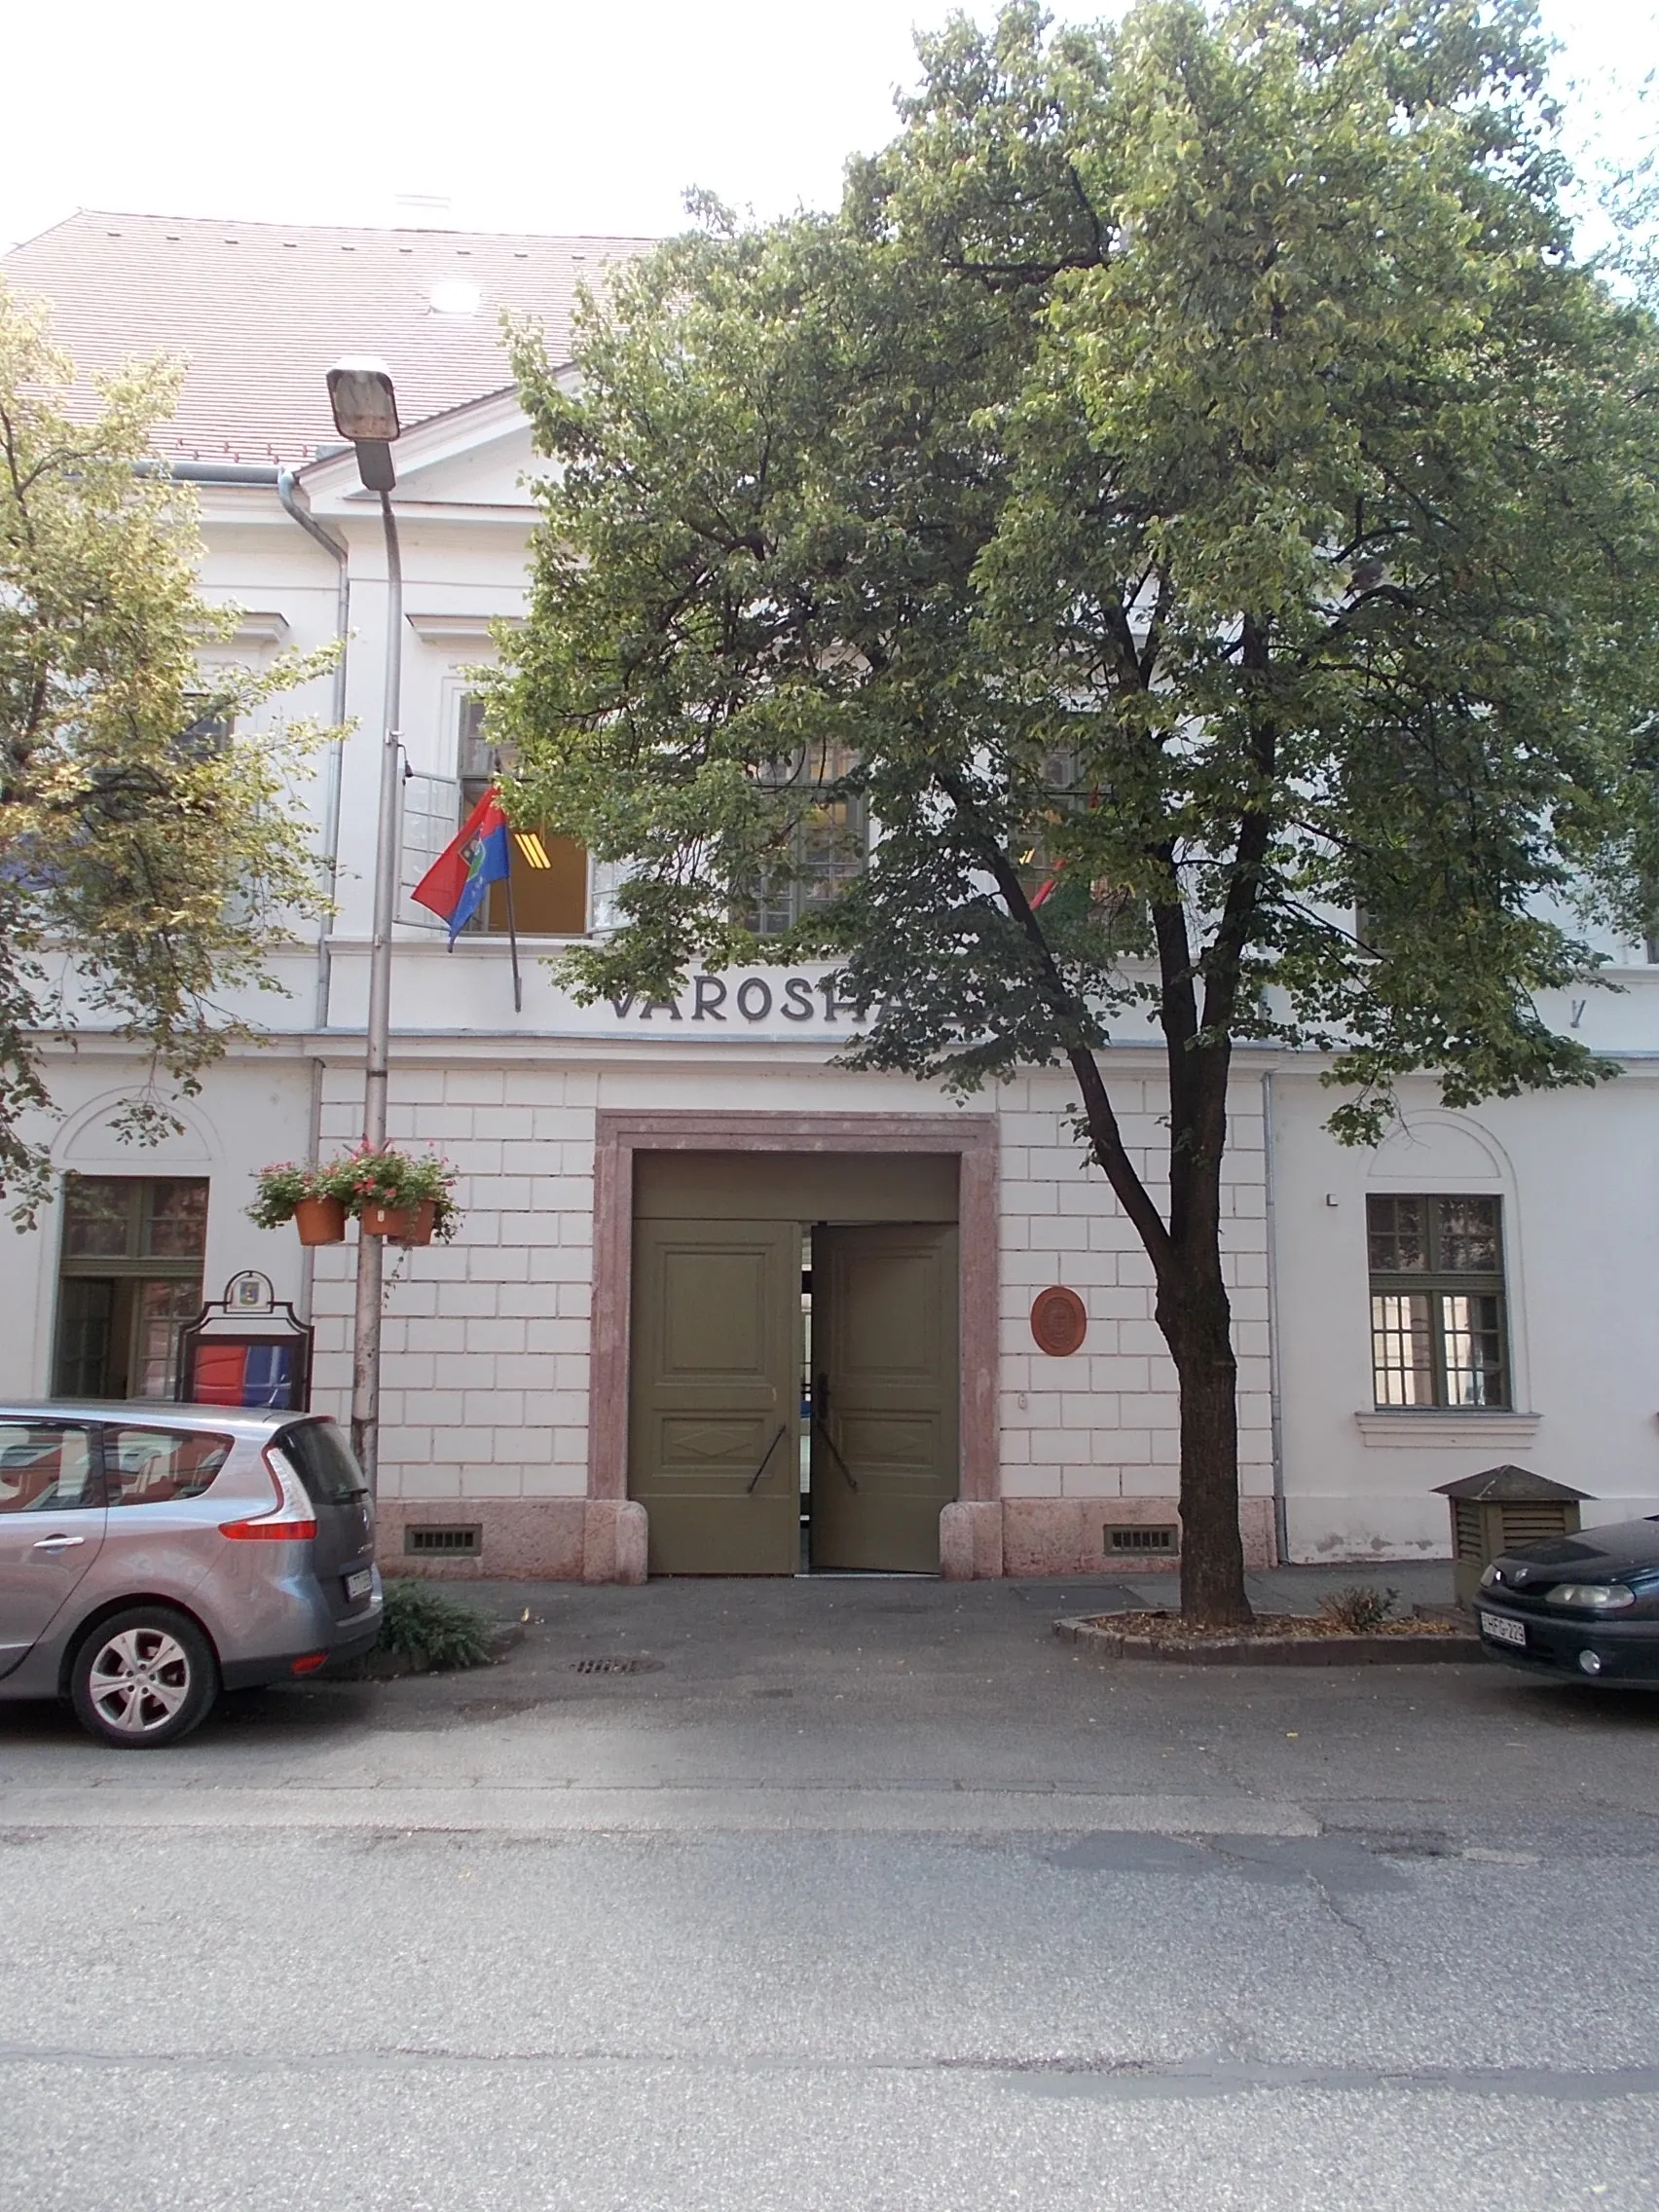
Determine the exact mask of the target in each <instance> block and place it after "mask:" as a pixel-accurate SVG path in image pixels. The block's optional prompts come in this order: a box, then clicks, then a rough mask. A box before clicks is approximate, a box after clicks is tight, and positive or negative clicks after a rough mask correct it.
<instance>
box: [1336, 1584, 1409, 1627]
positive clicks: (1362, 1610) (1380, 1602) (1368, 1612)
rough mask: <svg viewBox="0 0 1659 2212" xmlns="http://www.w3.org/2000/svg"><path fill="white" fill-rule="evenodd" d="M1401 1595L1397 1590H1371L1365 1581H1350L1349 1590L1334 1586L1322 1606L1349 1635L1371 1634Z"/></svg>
mask: <svg viewBox="0 0 1659 2212" xmlns="http://www.w3.org/2000/svg"><path fill="white" fill-rule="evenodd" d="M1399 1595H1400V1593H1399V1592H1398V1591H1397V1590H1368V1589H1367V1588H1366V1587H1365V1585H1364V1583H1362V1582H1350V1583H1349V1584H1348V1586H1347V1588H1346V1590H1333V1591H1332V1592H1331V1594H1330V1595H1329V1596H1328V1597H1325V1598H1321V1599H1320V1601H1319V1610H1320V1612H1322V1613H1323V1614H1324V1616H1325V1618H1326V1619H1327V1620H1328V1621H1335V1622H1336V1624H1337V1626H1338V1627H1339V1628H1344V1629H1346V1630H1347V1632H1348V1634H1349V1635H1350V1636H1372V1635H1374V1634H1375V1633H1376V1631H1377V1630H1378V1629H1380V1628H1381V1627H1382V1626H1383V1622H1384V1621H1385V1620H1387V1619H1389V1618H1390V1617H1391V1615H1392V1613H1393V1610H1394V1604H1395V1601H1396V1600H1397V1599H1398V1597H1399Z"/></svg>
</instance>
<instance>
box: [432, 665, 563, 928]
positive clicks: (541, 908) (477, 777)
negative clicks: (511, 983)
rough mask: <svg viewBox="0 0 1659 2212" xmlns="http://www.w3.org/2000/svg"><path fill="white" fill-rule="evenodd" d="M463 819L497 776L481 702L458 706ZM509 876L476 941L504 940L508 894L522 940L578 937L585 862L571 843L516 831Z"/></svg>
mask: <svg viewBox="0 0 1659 2212" xmlns="http://www.w3.org/2000/svg"><path fill="white" fill-rule="evenodd" d="M460 734H461V747H460V768H461V813H460V816H459V818H458V819H459V822H464V821H465V820H466V817H467V816H468V815H469V814H470V813H471V812H472V809H473V808H474V807H475V806H476V805H477V804H478V801H479V800H480V799H481V798H482V797H483V796H484V793H486V792H487V791H488V790H489V788H490V786H491V784H492V783H493V782H494V781H495V778H496V776H497V775H498V772H499V768H500V761H499V758H498V755H497V752H496V749H495V747H494V746H493V745H492V744H491V742H490V739H489V737H488V736H487V735H486V733H485V728H484V702H483V700H482V699H473V698H466V699H462V701H461V733H460ZM507 848H508V861H509V865H510V866H511V871H512V872H511V874H510V876H509V878H508V881H507V882H506V883H493V884H492V885H491V886H490V891H489V895H488V897H487V899H486V900H485V903H484V904H483V906H482V907H481V908H480V909H479V913H478V918H477V920H476V921H475V922H473V923H472V924H470V925H469V927H470V928H471V929H472V930H473V931H474V932H476V933H477V934H478V935H480V936H484V937H504V936H505V934H506V930H507V919H508V904H507V899H508V892H509V889H510V891H511V894H512V926H513V927H514V928H515V929H516V930H517V931H518V933H519V935H520V936H521V937H582V936H584V935H585V934H586V931H587V926H588V857H587V854H586V852H585V851H584V850H583V848H582V847H581V846H580V845H578V844H577V843H576V842H575V841H574V839H573V838H571V837H555V836H553V835H552V834H551V833H550V832H549V831H548V830H544V829H533V830H513V831H512V832H511V834H510V835H509V837H508V840H507Z"/></svg>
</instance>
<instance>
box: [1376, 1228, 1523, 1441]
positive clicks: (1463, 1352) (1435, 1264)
mask: <svg viewBox="0 0 1659 2212" xmlns="http://www.w3.org/2000/svg"><path fill="white" fill-rule="evenodd" d="M1365 1213H1366V1232H1367V1235H1368V1238H1369V1243H1370V1265H1371V1364H1372V1373H1373V1379H1374V1384H1375V1391H1376V1399H1377V1404H1378V1405H1379V1407H1383V1408H1386V1407H1390V1406H1467V1407H1480V1406H1507V1405H1508V1403H1509V1358H1508V1343H1507V1319H1506V1316H1505V1312H1504V1283H1503V1223H1502V1201H1501V1199H1498V1198H1459V1197H1453V1196H1450V1195H1447V1196H1442V1195H1440V1194H1437V1193H1436V1194H1425V1195H1421V1196H1416V1195H1414V1196H1412V1197H1394V1196H1388V1197H1385V1198H1384V1197H1378V1196H1374V1197H1371V1198H1367V1199H1366V1201H1365Z"/></svg>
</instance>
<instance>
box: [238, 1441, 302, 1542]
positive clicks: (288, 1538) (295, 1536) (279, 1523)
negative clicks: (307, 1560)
mask: <svg viewBox="0 0 1659 2212" xmlns="http://www.w3.org/2000/svg"><path fill="white" fill-rule="evenodd" d="M261 1456H262V1457H263V1458H264V1461H265V1469H266V1472H267V1474H269V1475H270V1477H271V1480H272V1483H273V1485H274V1486H275V1488H276V1510H275V1511H274V1512H271V1513H261V1514H260V1515H258V1517H257V1518H256V1519H253V1520H249V1521H221V1522H220V1524H219V1533H220V1535H221V1536H231V1537H234V1538H235V1539H236V1540H237V1541H238V1542H240V1543H263V1544H298V1543H303V1542H304V1541H305V1539H306V1538H307V1537H308V1536H314V1535H315V1534H316V1515H315V1514H314V1513H313V1511H312V1503H311V1499H310V1498H309V1497H307V1495H306V1493H305V1491H304V1490H303V1489H302V1488H301V1485H300V1479H299V1477H298V1475H296V1474H295V1472H294V1470H293V1468H292V1467H291V1466H290V1465H289V1463H288V1458H287V1455H286V1454H285V1453H282V1452H279V1451H277V1449H276V1446H275V1445H267V1446H266V1448H265V1451H264V1453H263V1454H262V1455H261Z"/></svg>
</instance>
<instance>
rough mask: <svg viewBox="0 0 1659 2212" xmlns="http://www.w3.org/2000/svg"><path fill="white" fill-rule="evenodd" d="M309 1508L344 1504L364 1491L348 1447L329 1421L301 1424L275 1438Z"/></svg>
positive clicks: (361, 1479) (366, 1487)
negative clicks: (310, 1506) (297, 1479)
mask: <svg viewBox="0 0 1659 2212" xmlns="http://www.w3.org/2000/svg"><path fill="white" fill-rule="evenodd" d="M276 1441H277V1443H278V1444H279V1445H280V1446H281V1447H282V1449H283V1451H284V1452H285V1453H286V1454H287V1455H288V1457H289V1458H290V1459H291V1460H292V1461H293V1462H294V1466H295V1469H296V1471H297V1472H298V1474H299V1478H300V1480H301V1482H303V1483H304V1484H305V1486H306V1495H307V1496H308V1497H309V1498H310V1499H311V1501H312V1503H313V1505H345V1504H348V1503H350V1500H351V1499H352V1498H354V1497H362V1496H363V1495H364V1494H365V1493H366V1492H367V1490H368V1487H369V1486H368V1484H367V1483H366V1482H364V1480H363V1475H362V1469H361V1468H360V1467H359V1466H358V1465H357V1462H356V1460H355V1459H353V1458H352V1456H351V1448H350V1445H349V1444H348V1443H347V1441H346V1439H345V1438H344V1437H343V1436H342V1435H341V1433H340V1431H339V1430H338V1429H337V1428H336V1427H335V1425H334V1423H333V1422H332V1421H331V1420H307V1421H301V1422H300V1423H299V1424H298V1426H297V1427H294V1428H285V1429H284V1430H283V1431H282V1433H281V1435H280V1436H279V1437H278V1438H277V1439H276Z"/></svg>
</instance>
